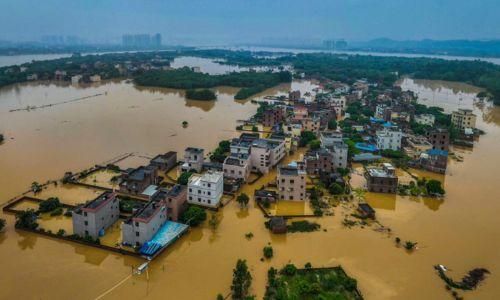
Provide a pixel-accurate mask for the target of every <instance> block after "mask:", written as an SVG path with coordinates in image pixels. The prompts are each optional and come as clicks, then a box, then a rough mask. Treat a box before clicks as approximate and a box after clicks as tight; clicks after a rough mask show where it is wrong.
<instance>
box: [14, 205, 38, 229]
mask: <svg viewBox="0 0 500 300" xmlns="http://www.w3.org/2000/svg"><path fill="white" fill-rule="evenodd" d="M37 217H38V216H37V214H36V212H35V210H33V209H28V210H25V211H20V212H18V213H17V214H16V227H17V228H26V229H37V228H38V223H37V222H36V219H37Z"/></svg>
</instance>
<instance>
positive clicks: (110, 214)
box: [72, 192, 120, 238]
mask: <svg viewBox="0 0 500 300" xmlns="http://www.w3.org/2000/svg"><path fill="white" fill-rule="evenodd" d="M119 217H120V205H119V203H118V199H116V193H114V192H104V193H103V194H101V195H99V196H98V197H97V198H95V199H94V200H92V201H90V202H88V203H86V204H85V205H82V206H79V207H77V208H75V209H74V210H73V212H72V221H73V233H74V234H77V235H79V236H82V237H84V236H91V237H93V238H98V237H99V236H102V235H104V231H105V230H106V229H107V228H108V227H109V226H111V225H113V224H114V223H115V222H116V221H117V220H118V218H119Z"/></svg>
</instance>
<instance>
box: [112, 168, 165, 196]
mask: <svg viewBox="0 0 500 300" xmlns="http://www.w3.org/2000/svg"><path fill="white" fill-rule="evenodd" d="M157 177H158V169H157V167H156V166H153V165H149V166H146V167H144V166H140V167H138V168H137V169H128V170H127V171H126V173H125V174H123V176H122V183H121V184H120V192H122V193H129V194H141V193H142V192H143V191H144V190H145V189H146V188H147V187H148V186H150V185H154V184H156V181H157Z"/></svg>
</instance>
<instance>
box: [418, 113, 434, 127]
mask: <svg viewBox="0 0 500 300" xmlns="http://www.w3.org/2000/svg"><path fill="white" fill-rule="evenodd" d="M435 120H436V117H434V115H431V114H421V115H415V123H418V124H421V125H428V126H434V122H435Z"/></svg>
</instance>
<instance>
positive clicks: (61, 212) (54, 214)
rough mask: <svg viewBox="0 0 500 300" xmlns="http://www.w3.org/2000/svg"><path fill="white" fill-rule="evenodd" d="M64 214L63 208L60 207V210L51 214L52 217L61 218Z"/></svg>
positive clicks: (55, 210) (57, 209)
mask: <svg viewBox="0 0 500 300" xmlns="http://www.w3.org/2000/svg"><path fill="white" fill-rule="evenodd" d="M62 214H63V208H62V207H58V208H56V209H54V210H53V211H52V212H50V215H51V216H60V215H62Z"/></svg>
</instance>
